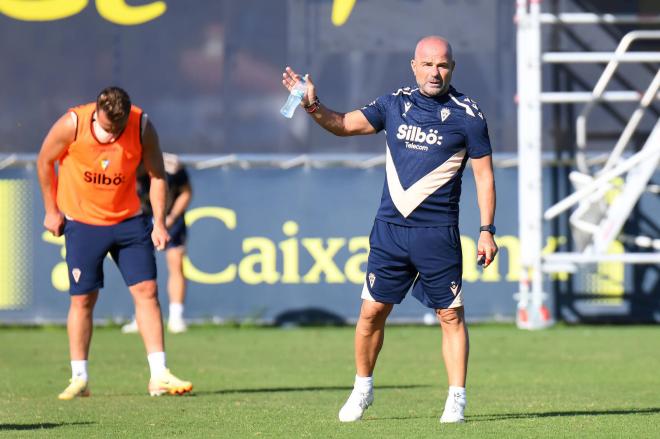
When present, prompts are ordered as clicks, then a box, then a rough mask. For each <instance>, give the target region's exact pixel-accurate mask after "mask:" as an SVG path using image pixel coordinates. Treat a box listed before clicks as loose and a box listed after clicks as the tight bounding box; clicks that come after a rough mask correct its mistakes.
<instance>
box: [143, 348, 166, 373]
mask: <svg viewBox="0 0 660 439" xmlns="http://www.w3.org/2000/svg"><path fill="white" fill-rule="evenodd" d="M147 361H148V362H149V370H150V371H151V378H156V377H158V376H160V375H161V374H162V373H163V372H165V369H166V368H167V367H166V366H165V352H152V353H150V354H149V355H147Z"/></svg>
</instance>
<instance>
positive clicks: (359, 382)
mask: <svg viewBox="0 0 660 439" xmlns="http://www.w3.org/2000/svg"><path fill="white" fill-rule="evenodd" d="M353 388H354V389H355V390H357V391H358V392H360V393H369V392H371V391H372V390H373V388H374V377H373V376H370V377H361V376H358V375H355V384H353Z"/></svg>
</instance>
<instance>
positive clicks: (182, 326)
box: [167, 319, 188, 334]
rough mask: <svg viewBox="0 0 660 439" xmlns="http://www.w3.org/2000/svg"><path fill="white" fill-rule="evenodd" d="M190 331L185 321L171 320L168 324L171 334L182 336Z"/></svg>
mask: <svg viewBox="0 0 660 439" xmlns="http://www.w3.org/2000/svg"><path fill="white" fill-rule="evenodd" d="M187 330H188V325H186V322H185V320H183V319H170V320H169V321H168V322H167V331H168V332H169V333H170V334H181V333H182V332H186V331H187Z"/></svg>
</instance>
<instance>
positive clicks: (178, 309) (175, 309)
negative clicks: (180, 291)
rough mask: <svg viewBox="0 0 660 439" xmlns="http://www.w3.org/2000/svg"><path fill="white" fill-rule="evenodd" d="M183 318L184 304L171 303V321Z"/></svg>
mask: <svg viewBox="0 0 660 439" xmlns="http://www.w3.org/2000/svg"><path fill="white" fill-rule="evenodd" d="M182 318H183V303H170V320H172V319H175V320H180V319H182Z"/></svg>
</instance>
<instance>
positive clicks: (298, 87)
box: [280, 75, 307, 119]
mask: <svg viewBox="0 0 660 439" xmlns="http://www.w3.org/2000/svg"><path fill="white" fill-rule="evenodd" d="M306 79H307V75H305V77H304V78H300V80H299V81H298V82H296V83H295V84H294V85H293V87H291V93H289V98H288V99H287V100H286V104H284V106H283V107H282V108H281V109H280V113H282V116H284V117H286V118H289V119H291V118H292V117H293V112H294V111H296V107H298V105H300V101H302V98H303V96H305V92H307V81H306Z"/></svg>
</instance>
